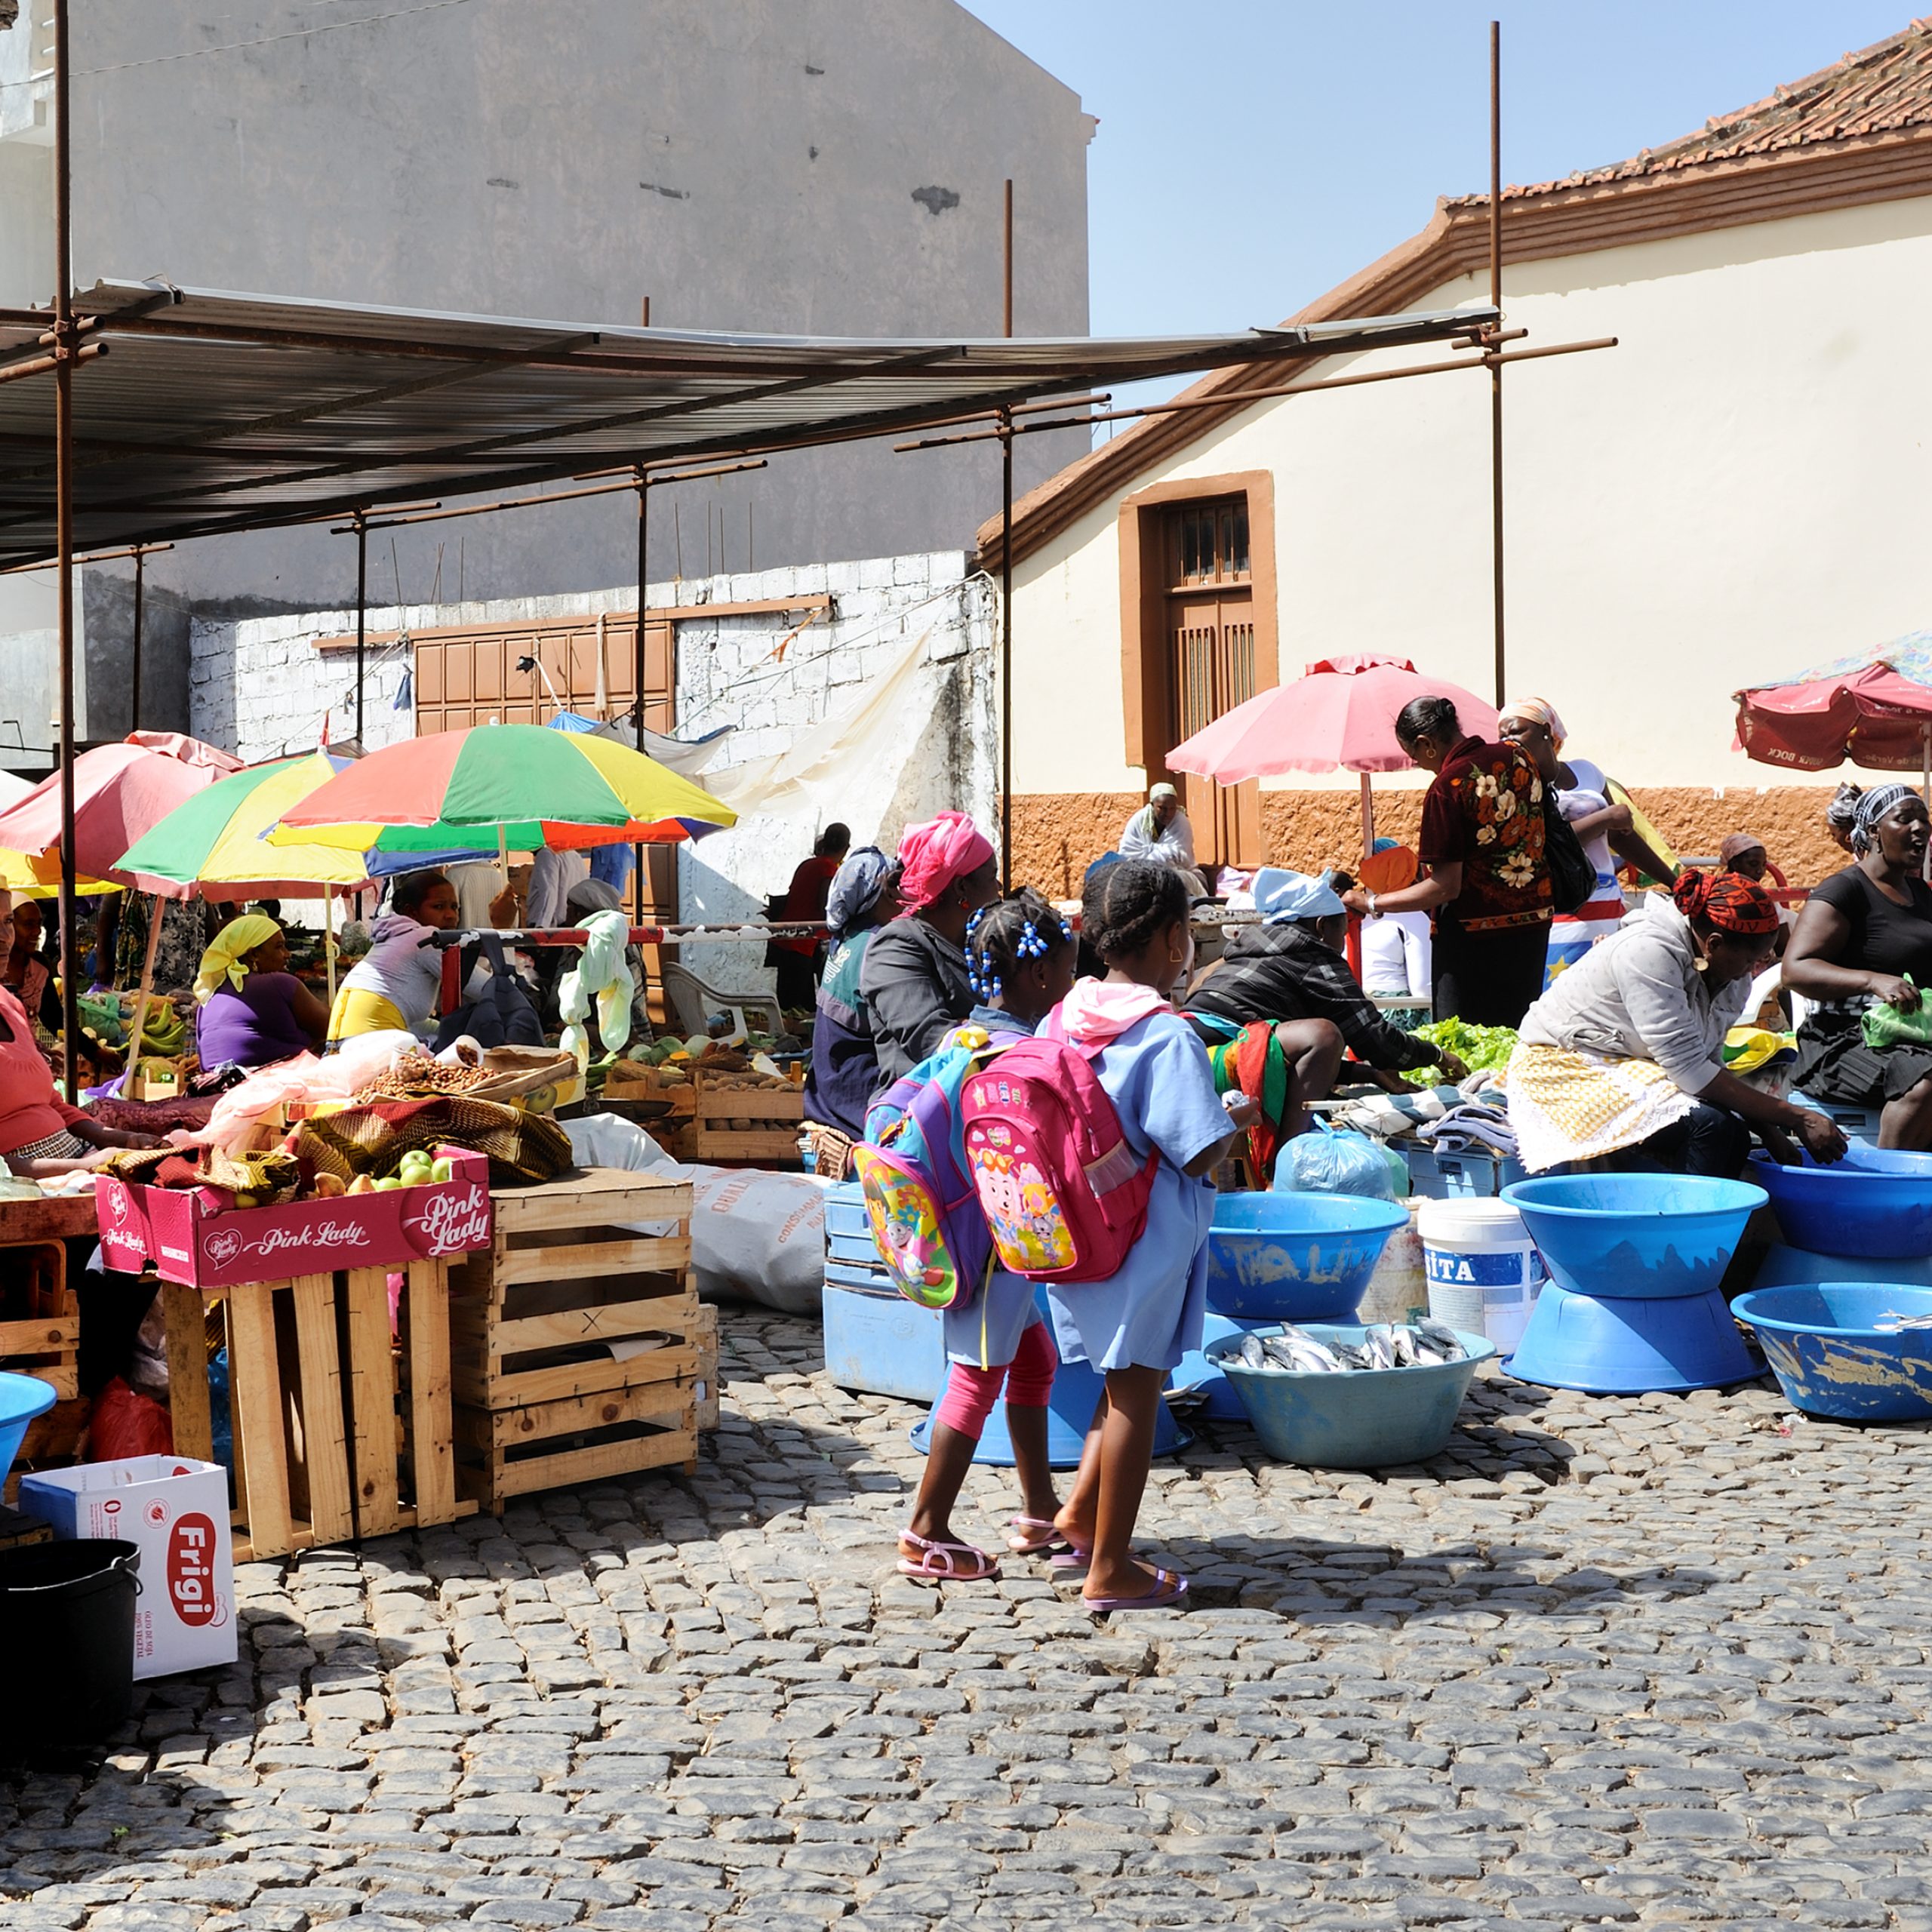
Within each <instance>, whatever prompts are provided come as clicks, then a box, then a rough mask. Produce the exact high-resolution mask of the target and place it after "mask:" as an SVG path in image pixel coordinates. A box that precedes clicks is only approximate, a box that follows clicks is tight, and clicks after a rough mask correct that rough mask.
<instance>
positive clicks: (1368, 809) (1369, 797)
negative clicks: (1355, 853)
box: [1361, 771, 1375, 859]
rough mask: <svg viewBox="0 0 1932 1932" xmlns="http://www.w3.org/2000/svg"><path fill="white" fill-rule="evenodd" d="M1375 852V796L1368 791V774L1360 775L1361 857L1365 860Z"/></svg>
mask: <svg viewBox="0 0 1932 1932" xmlns="http://www.w3.org/2000/svg"><path fill="white" fill-rule="evenodd" d="M1374 850H1375V796H1374V793H1373V792H1371V791H1370V789H1368V774H1367V772H1365V771H1364V773H1363V774H1361V855H1362V857H1364V859H1366V858H1367V857H1368V856H1369V855H1370V854H1371V853H1372V852H1374Z"/></svg>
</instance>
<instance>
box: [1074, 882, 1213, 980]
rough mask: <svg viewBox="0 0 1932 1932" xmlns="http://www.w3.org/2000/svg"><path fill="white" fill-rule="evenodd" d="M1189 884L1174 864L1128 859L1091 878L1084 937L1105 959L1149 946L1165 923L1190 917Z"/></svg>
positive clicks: (1083, 905) (1084, 902)
mask: <svg viewBox="0 0 1932 1932" xmlns="http://www.w3.org/2000/svg"><path fill="white" fill-rule="evenodd" d="M1187 909H1188V905H1187V888H1186V886H1185V885H1183V884H1182V883H1181V877H1180V873H1178V872H1176V871H1175V870H1174V868H1173V867H1172V866H1155V865H1149V864H1148V863H1146V862H1145V861H1144V860H1140V859H1123V860H1121V861H1120V863H1118V865H1113V866H1108V868H1107V869H1106V871H1105V872H1099V873H1097V874H1095V875H1094V877H1093V878H1091V879H1089V880H1088V881H1087V890H1086V891H1085V892H1084V894H1082V895H1081V900H1080V922H1081V929H1082V937H1084V939H1085V940H1087V941H1088V943H1089V944H1090V945H1091V946H1092V947H1093V949H1094V951H1095V952H1097V953H1098V954H1099V955H1100V957H1101V958H1103V959H1124V958H1129V957H1130V956H1131V955H1133V954H1134V953H1137V952H1142V951H1144V950H1145V949H1146V946H1147V945H1148V943H1149V942H1150V941H1151V940H1152V938H1153V937H1154V935H1155V934H1156V933H1157V932H1158V931H1160V930H1161V928H1162V927H1163V926H1171V925H1172V924H1174V921H1176V920H1177V919H1183V920H1184V919H1185V918H1186V917H1187Z"/></svg>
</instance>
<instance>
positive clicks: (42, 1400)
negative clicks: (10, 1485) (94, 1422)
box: [0, 1374, 54, 1482]
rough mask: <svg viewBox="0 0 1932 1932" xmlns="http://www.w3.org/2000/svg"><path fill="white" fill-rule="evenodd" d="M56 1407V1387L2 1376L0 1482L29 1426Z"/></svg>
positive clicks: (24, 1377) (33, 1378)
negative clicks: (37, 1417)
mask: <svg viewBox="0 0 1932 1932" xmlns="http://www.w3.org/2000/svg"><path fill="white" fill-rule="evenodd" d="M53 1406H54V1385H53V1383H51V1382H43V1381H42V1380H41V1379H40V1378H39V1377H38V1376H37V1375H10V1374H0V1482H5V1481H6V1479H7V1472H8V1470H9V1469H11V1468H12V1467H13V1466H14V1457H16V1456H17V1455H18V1454H20V1444H22V1443H23V1442H24V1441H26V1437H27V1424H28V1423H30V1422H32V1420H33V1419H34V1417H35V1416H39V1415H45V1414H46V1413H47V1411H48V1410H49V1409H51V1408H52V1407H53Z"/></svg>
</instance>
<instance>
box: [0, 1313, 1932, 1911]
mask: <svg viewBox="0 0 1932 1932" xmlns="http://www.w3.org/2000/svg"><path fill="white" fill-rule="evenodd" d="M724 1338H725V1378H726V1385H727V1386H726V1390H725V1404H724V1420H723V1426H721V1429H719V1430H718V1433H717V1434H716V1435H715V1436H713V1437H710V1438H706V1453H705V1456H704V1460H703V1465H702V1467H701V1469H700V1473H699V1475H697V1477H696V1478H694V1479H691V1480H689V1481H687V1480H685V1479H683V1478H681V1477H651V1478H638V1479H636V1480H633V1481H624V1482H622V1483H614V1484H605V1485H600V1486H598V1487H594V1488H591V1489H589V1490H586V1491H583V1492H581V1493H577V1494H558V1495H555V1496H552V1497H546V1498H544V1499H543V1500H541V1502H540V1503H534V1504H533V1503H521V1504H518V1505H517V1506H514V1507H512V1509H511V1510H510V1512H509V1514H508V1515H506V1517H505V1518H503V1520H502V1521H500V1522H499V1521H496V1520H494V1519H493V1518H489V1517H487V1516H485V1517H480V1518H472V1519H471V1520H469V1521H466V1522H464V1523H462V1524H458V1525H457V1526H455V1527H454V1528H450V1529H443V1530H438V1531H433V1532H428V1533H425V1534H422V1535H421V1536H420V1537H413V1538H412V1537H397V1538H392V1539H389V1540H384V1541H381V1542H377V1543H370V1544H368V1545H367V1546H365V1547H363V1548H362V1549H360V1550H358V1551H342V1550H337V1551H328V1552H318V1553H316V1554H315V1555H312V1556H311V1557H309V1558H306V1559H303V1560H300V1561H295V1562H292V1563H290V1564H286V1565H285V1564H257V1565H254V1566H252V1567H250V1568H248V1569H247V1570H245V1571H243V1572H242V1589H241V1597H242V1604H243V1608H242V1621H243V1632H242V1660H241V1662H240V1663H239V1664H238V1665H237V1666H235V1668H234V1669H232V1670H231V1671H229V1672H225V1673H208V1674H205V1675H202V1676H200V1677H197V1678H180V1679H174V1680H171V1681H164V1682H162V1683H160V1684H154V1685H150V1686H147V1687H144V1688H143V1692H142V1694H141V1696H140V1700H139V1703H138V1706H137V1719H136V1721H135V1723H134V1725H133V1726H132V1727H131V1728H130V1730H128V1732H127V1733H126V1734H125V1736H124V1737H122V1740H119V1741H118V1743H117V1745H116V1746H115V1749H113V1750H112V1752H111V1753H110V1755H109V1757H108V1758H107V1761H106V1764H105V1765H104V1767H103V1768H102V1769H101V1770H100V1772H99V1774H98V1775H97V1776H95V1777H92V1778H90V1779H87V1780H82V1779H79V1778H76V1777H52V1776H48V1775H45V1774H42V1775H38V1776H35V1777H32V1778H30V1779H28V1780H26V1781H24V1782H16V1783H5V1784H0V1859H3V1860H4V1863H0V1893H4V1894H5V1897H4V1898H0V1924H4V1925H5V1926H6V1927H9V1928H19V1932H40V1928H54V1927H77V1928H78V1927H88V1928H91V1932H177V1928H179V1932H189V1928H191V1927H192V1928H196V1932H199V1928H202V1927H219V1928H223V1929H224V1932H256V1928H260V1932H302V1928H303V1927H307V1926H315V1925H321V1924H327V1923H329V1922H331V1921H337V1920H340V1919H343V1918H350V1919H351V1920H352V1924H354V1926H355V1927H357V1928H358V1932H377V1928H378V1927H386V1928H395V1932H423V1928H434V1927H437V1926H439V1925H441V1924H445V1923H446V1922H447V1921H451V1920H455V1919H460V1918H466V1919H469V1920H471V1921H474V1922H475V1923H478V1924H507V1925H512V1926H518V1927H533V1928H534V1927H549V1926H553V1925H565V1924H579V1925H582V1926H584V1927H595V1928H600V1932H660V1928H662V1929H663V1932H673V1928H675V1932H701V1928H704V1927H711V1926H713V1925H718V1924H728V1925H733V1926H736V1925H740V1924H743V1925H751V1926H757V1927H761V1928H768V1932H784V1929H785V1928H790V1927H798V1928H800V1929H801V1932H804V1928H817V1927H823V1926H826V1925H827V1924H831V1923H832V1922H833V1921H842V1922H843V1924H844V1925H845V1926H847V1927H850V1928H851V1932H859V1928H862V1927H863V1928H870V1927H878V1928H881V1932H884V1928H888V1927H894V1928H897V1927H903V1928H906V1932H913V1928H925V1927H934V1926H939V1925H942V1924H943V1925H949V1926H950V1925H965V1924H971V1925H973V1926H975V1927H980V1926H987V1927H992V1926H1005V1925H1009V1924H1011V1925H1014V1926H1038V1925H1043V1924H1044V1925H1059V1924H1069V1925H1071V1924H1081V1925H1087V1924H1094V1923H1100V1924H1108V1923H1109V1922H1112V1923H1117V1924H1124V1925H1130V1926H1136V1925H1143V1924H1146V1925H1160V1926H1170V1927H1194V1926H1214V1925H1232V1926H1238V1925H1249V1924H1253V1925H1276V1924H1279V1925H1293V1926H1294V1927H1298V1928H1302V1932H1323V1928H1327V1927H1355V1926H1438V1925H1440V1926H1485V1925H1500V1924H1519V1923H1534V1924H1542V1925H1547V1926H1553V1927H1567V1926H1582V1925H1591V1924H1599V1923H1601V1924H1616V1925H1637V1926H1645V1927H1647V1926H1666V1925H1678V1924H1685V1925H1690V1924H1695V1925H1697V1926H1700V1927H1706V1926H1724V1925H1735V1926H1738V1927H1764V1926H1765V1925H1767V1924H1772V1923H1791V1924H1801V1925H1807V1926H1823V1927H1866V1926H1869V1927H1901V1928H1905V1927H1911V1928H1932V1856H1928V1852H1927V1842H1926V1822H1927V1814H1928V1811H1932V1723H1928V1721H1927V1717H1928V1706H1929V1705H1932V1657H1928V1654H1927V1647H1928V1645H1932V1581H1928V1577H1927V1564H1926V1555H1925V1549H1924V1531H1923V1529H1922V1528H1921V1527H1920V1524H1921V1520H1923V1519H1922V1518H1921V1510H1920V1506H1919V1504H1918V1492H1919V1491H1921V1488H1922V1487H1923V1485H1924V1483H1925V1481H1926V1479H1927V1474H1928V1472H1932V1440H1928V1438H1927V1436H1926V1435H1925V1434H1924V1433H1923V1432H1919V1431H1917V1430H1911V1429H1874V1430H1870V1431H1866V1432H1861V1431H1858V1430H1855V1429H1845V1428H1838V1427H1835V1426H1832V1425H1829V1424H1825V1423H1812V1422H1807V1421H1804V1420H1799V1419H1797V1418H1795V1417H1791V1416H1790V1415H1789V1414H1788V1412H1787V1411H1786V1406H1785V1404H1784V1403H1783V1401H1782V1399H1781V1398H1780V1397H1779V1395H1777V1392H1776V1391H1775V1389H1772V1388H1771V1387H1770V1386H1769V1385H1768V1384H1766V1385H1764V1386H1759V1387H1755V1388H1752V1389H1746V1390H1745V1391H1743V1392H1739V1393H1734V1394H1731V1395H1727V1396H1722V1397H1720V1396H1718V1395H1696V1396H1692V1397H1690V1398H1672V1397H1665V1396H1649V1397H1645V1398H1641V1399H1633V1400H1629V1401H1605V1400H1602V1399H1592V1398H1584V1397H1581V1396H1570V1395H1554V1396H1552V1395H1547V1394H1546V1393H1544V1392H1540V1391H1535V1390H1531V1389H1526V1388H1524V1387H1522V1386H1520V1385H1518V1384H1515V1383H1509V1382H1508V1381H1507V1380H1503V1379H1501V1378H1500V1377H1495V1376H1494V1371H1486V1373H1487V1374H1489V1375H1491V1377H1492V1378H1493V1379H1491V1380H1484V1381H1478V1383H1477V1385H1476V1389H1475V1394H1474V1395H1473V1397H1472V1401H1471V1402H1470V1404H1469V1406H1468V1407H1466V1409H1465V1411H1464V1413H1463V1427H1462V1429H1460V1432H1459V1433H1458V1435H1457V1438H1456V1441H1455V1443H1454V1446H1453V1447H1452V1450H1451V1452H1450V1453H1449V1454H1447V1455H1446V1456H1444V1457H1442V1458H1441V1459H1439V1460H1438V1461H1437V1462H1435V1463H1432V1464H1431V1465H1429V1466H1427V1467H1426V1468H1417V1469H1407V1470H1398V1471H1393V1472H1389V1473H1388V1474H1387V1475H1386V1477H1383V1478H1368V1477H1364V1476H1354V1475H1321V1474H1315V1473H1310V1472H1304V1471H1300V1470H1297V1469H1288V1468H1284V1467H1281V1466H1277V1465H1273V1464H1271V1463H1267V1462H1266V1461H1264V1460H1263V1459H1262V1458H1261V1457H1260V1454H1259V1452H1258V1450H1257V1445H1256V1444H1255V1443H1254V1440H1253V1438H1251V1436H1249V1435H1247V1433H1246V1432H1244V1431H1240V1430H1228V1431H1226V1432H1217V1431H1215V1430H1213V1429H1208V1430H1205V1431H1204V1432H1202V1433H1201V1435H1199V1436H1198V1437H1197V1438H1196V1440H1195V1442H1194V1444H1193V1445H1192V1447H1190V1448H1189V1449H1188V1450H1186V1451H1185V1452H1184V1453H1183V1454H1182V1455H1181V1456H1180V1457H1177V1458H1173V1459H1170V1460H1168V1461H1166V1462H1164V1463H1157V1464H1156V1466H1155V1475H1154V1481H1153V1484H1152V1487H1151V1488H1150V1490H1149V1498H1148V1504H1147V1507H1146V1511H1145V1512H1144V1514H1143V1518H1142V1532H1143V1534H1142V1537H1141V1540H1140V1541H1141V1546H1142V1547H1143V1549H1145V1550H1146V1552H1148V1553H1149V1554H1150V1555H1152V1554H1155V1553H1156V1552H1161V1553H1162V1554H1161V1557H1160V1560H1161V1561H1171V1562H1174V1563H1177V1564H1179V1566H1180V1567H1182V1568H1183V1569H1184V1570H1185V1571H1187V1572H1188V1573H1189V1575H1190V1576H1191V1577H1192V1580H1193V1585H1194V1590H1195V1602H1196V1607H1195V1608H1194V1609H1193V1610H1192V1611H1191V1612H1190V1613H1189V1614H1186V1615H1177V1614H1171V1613H1161V1614H1148V1615H1144V1616H1140V1617H1129V1616H1122V1617H1115V1619H1114V1620H1112V1623H1111V1624H1110V1625H1103V1626H1096V1625H1094V1623H1091V1621H1090V1620H1089V1619H1088V1617H1086V1615H1085V1614H1084V1613H1083V1612H1082V1611H1081V1608H1080V1606H1079V1604H1078V1598H1077V1595H1075V1592H1076V1591H1077V1587H1078V1586H1077V1584H1074V1583H1065V1582H1062V1583H1055V1582H1054V1580H1051V1579H1050V1577H1049V1575H1048V1571H1046V1569H1045V1567H1044V1565H1039V1564H1028V1563H1026V1562H1020V1561H1009V1562H1008V1565H1007V1580H1006V1581H1005V1582H1004V1584H1002V1585H1000V1586H996V1587H993V1586H986V1585H980V1586H972V1587H959V1588H954V1589H946V1590H943V1591H937V1592H935V1591H933V1590H930V1589H922V1588H920V1587H918V1586H914V1585H912V1584H911V1583H906V1582H904V1581H903V1580H900V1579H899V1578H897V1577H896V1576H895V1575H894V1574H893V1572H892V1570H891V1537H890V1532H891V1530H892V1529H893V1528H894V1527H896V1525H897V1523H898V1522H899V1521H900V1520H902V1515H903V1511H904V1510H905V1509H906V1504H907V1500H908V1497H909V1493H910V1491H911V1488H912V1485H913V1484H914V1483H915V1481H916V1479H917V1472H918V1466H919V1463H918V1457H917V1455H916V1454H915V1452H914V1451H912V1449H911V1447H909V1444H908V1443H907V1441H906V1430H907V1429H908V1428H909V1426H910V1425H911V1423H912V1422H914V1421H915V1420H917V1419H918V1411H916V1410H915V1409H913V1408H912V1407H909V1406H908V1405H906V1404H900V1403H894V1402H891V1401H884V1400H879V1399H875V1398H858V1397H853V1396H848V1395H844V1394H843V1393H842V1392H840V1391H838V1389H835V1388H833V1387H832V1386H831V1385H830V1384H829V1383H828V1382H827V1381H826V1379H825V1377H824V1376H823V1374H822V1373H821V1372H820V1366H819V1360H818V1355H817V1329H816V1327H815V1326H814V1325H810V1324H805V1323H802V1322H796V1321H787V1320H785V1319H783V1318H779V1317H776V1316H771V1315H763V1314H752V1313H749V1312H746V1311H743V1310H736V1309H733V1310H727V1311H726V1312H725V1319H724ZM1012 1506H1013V1505H1012V1502H1011V1492H1010V1490H1009V1487H1008V1484H1007V1483H1006V1481H1004V1479H1003V1478H1002V1477H1001V1475H999V1474H998V1473H997V1472H989V1473H986V1474H984V1475H975V1477H974V1483H973V1485H972V1487H970V1488H969V1491H968V1497H967V1500H966V1503H965V1505H964V1507H962V1509H961V1512H960V1515H959V1518H958V1521H959V1523H960V1526H961V1530H962V1531H963V1532H964V1533H966V1534H972V1535H974V1536H975V1537H977V1539H978V1540H987V1539H989V1538H992V1537H994V1536H995V1535H996V1534H998V1524H999V1523H1000V1522H1001V1521H1003V1520H1004V1517H1005V1516H1006V1515H1008V1513H1010V1511H1011V1508H1012ZM10 1661H11V1664H12V1666H13V1667H14V1668H16V1669H20V1668H31V1667H32V1660H30V1659H14V1660H10Z"/></svg>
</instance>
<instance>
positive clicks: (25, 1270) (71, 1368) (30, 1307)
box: [0, 1241, 81, 1401]
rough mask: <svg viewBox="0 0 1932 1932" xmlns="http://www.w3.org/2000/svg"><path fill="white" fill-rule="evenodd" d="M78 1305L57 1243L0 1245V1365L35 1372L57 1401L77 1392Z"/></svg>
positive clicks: (23, 1372) (18, 1372)
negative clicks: (45, 1383)
mask: <svg viewBox="0 0 1932 1932" xmlns="http://www.w3.org/2000/svg"><path fill="white" fill-rule="evenodd" d="M80 1347H81V1313H80V1303H79V1302H78V1300H76V1299H75V1294H74V1291H73V1290H72V1288H70V1287H69V1286H68V1285H67V1252H66V1249H65V1248H64V1247H62V1246H61V1244H60V1242H59V1241H21V1242H19V1243H17V1244H12V1245H10V1246H8V1247H0V1369H4V1370H5V1371H7V1372H8V1374H13V1375H33V1376H38V1377H39V1378H40V1380H42V1381H43V1382H47V1383H51V1384H52V1385H53V1388H54V1394H55V1395H56V1396H57V1397H58V1398H60V1400H61V1401H72V1400H73V1399H74V1398H75V1396H77V1395H79V1393H80V1392H81V1386H80Z"/></svg>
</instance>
